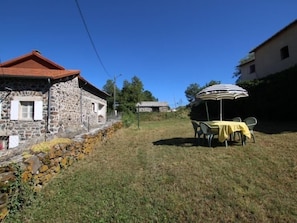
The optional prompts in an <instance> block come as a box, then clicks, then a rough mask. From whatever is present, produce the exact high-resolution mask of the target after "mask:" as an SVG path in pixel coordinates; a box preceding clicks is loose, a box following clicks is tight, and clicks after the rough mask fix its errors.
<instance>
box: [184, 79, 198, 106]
mask: <svg viewBox="0 0 297 223" xmlns="http://www.w3.org/2000/svg"><path fill="white" fill-rule="evenodd" d="M200 89H201V88H200V86H199V85H198V84H197V83H194V84H190V85H189V86H188V87H187V89H186V90H185V94H186V98H187V99H188V101H189V102H193V101H195V98H196V94H197V93H198V92H199V91H200Z"/></svg>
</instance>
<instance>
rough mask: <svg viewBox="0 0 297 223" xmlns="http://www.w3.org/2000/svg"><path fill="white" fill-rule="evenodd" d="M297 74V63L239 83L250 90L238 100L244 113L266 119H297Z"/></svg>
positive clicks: (244, 114)
mask: <svg viewBox="0 0 297 223" xmlns="http://www.w3.org/2000/svg"><path fill="white" fill-rule="evenodd" d="M296 74H297V65H296V66H294V67H292V68H290V69H287V70H284V71H282V72H279V73H275V74H272V75H269V76H267V77H265V78H262V79H259V80H253V81H246V82H241V83H239V84H238V85H240V86H242V87H244V88H245V89H246V90H247V91H248V92H249V97H247V98H245V99H244V100H240V101H238V103H239V104H238V106H240V107H241V108H242V110H243V111H242V115H243V116H251V115H252V116H257V117H258V118H261V119H265V120H297V118H296V115H295V109H296V107H297V101H296V83H297V75H296Z"/></svg>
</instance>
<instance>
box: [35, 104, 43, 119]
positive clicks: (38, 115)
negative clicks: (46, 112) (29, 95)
mask: <svg viewBox="0 0 297 223" xmlns="http://www.w3.org/2000/svg"><path fill="white" fill-rule="evenodd" d="M42 110H43V109H42V101H34V120H42V118H43V117H42Z"/></svg>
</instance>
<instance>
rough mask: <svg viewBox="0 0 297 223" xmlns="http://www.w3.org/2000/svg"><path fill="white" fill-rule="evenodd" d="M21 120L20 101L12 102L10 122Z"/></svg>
mask: <svg viewBox="0 0 297 223" xmlns="http://www.w3.org/2000/svg"><path fill="white" fill-rule="evenodd" d="M18 119H19V101H15V100H13V101H11V105H10V120H18Z"/></svg>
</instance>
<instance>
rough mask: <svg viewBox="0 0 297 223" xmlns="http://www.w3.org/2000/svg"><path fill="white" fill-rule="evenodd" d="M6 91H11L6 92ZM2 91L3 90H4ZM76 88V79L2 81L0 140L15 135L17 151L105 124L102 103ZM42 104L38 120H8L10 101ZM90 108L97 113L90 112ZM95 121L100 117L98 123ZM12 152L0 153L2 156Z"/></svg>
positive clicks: (103, 103) (80, 88)
mask: <svg viewBox="0 0 297 223" xmlns="http://www.w3.org/2000/svg"><path fill="white" fill-rule="evenodd" d="M7 87H8V89H11V90H6V89H7ZM4 89H5V90H4ZM86 89H87V87H86V86H82V87H80V86H79V80H78V77H75V78H72V79H71V78H66V79H64V80H62V79H59V80H55V81H52V82H48V80H47V79H16V78H6V79H5V78H4V79H3V82H2V81H1V83H0V100H1V102H2V108H1V109H0V112H1V114H0V137H1V136H5V137H6V136H11V135H16V136H18V137H19V146H18V148H15V149H21V148H22V147H26V146H28V145H32V144H35V143H38V142H42V141H47V140H49V139H51V138H53V137H54V136H56V135H58V136H61V137H69V136H70V137H71V136H73V135H76V134H78V133H81V132H86V131H89V130H90V129H92V128H98V127H100V126H101V125H103V124H105V122H106V107H107V106H106V103H107V102H106V100H105V99H103V98H100V97H99V96H97V95H95V94H92V93H91V92H89V91H87V90H86ZM26 98H29V99H28V100H29V101H30V98H31V100H33V101H34V100H36V98H38V100H40V101H42V120H11V119H10V114H11V101H12V100H15V99H18V100H19V101H22V100H26ZM93 104H97V105H99V104H100V106H98V107H100V108H101V109H100V110H98V111H94V108H93V107H92V106H93ZM99 117H102V118H101V119H99ZM10 152H12V151H0V155H5V154H6V153H10Z"/></svg>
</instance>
